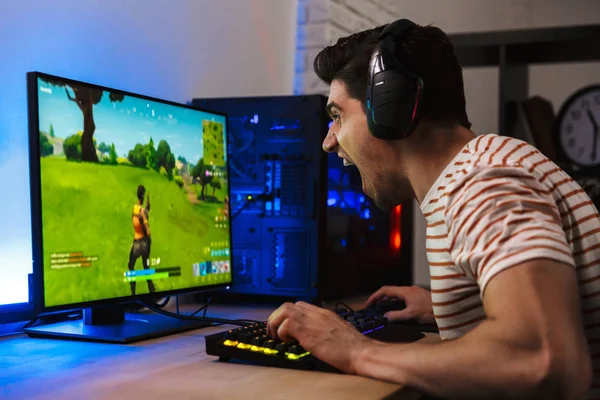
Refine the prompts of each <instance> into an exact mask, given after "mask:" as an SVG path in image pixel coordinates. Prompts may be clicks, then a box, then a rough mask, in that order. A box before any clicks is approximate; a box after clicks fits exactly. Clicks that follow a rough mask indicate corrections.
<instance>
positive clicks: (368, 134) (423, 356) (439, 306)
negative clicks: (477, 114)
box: [268, 25, 600, 399]
mask: <svg viewBox="0 0 600 400" xmlns="http://www.w3.org/2000/svg"><path fill="white" fill-rule="evenodd" d="M382 30H383V27H379V28H375V29H373V30H368V31H364V32H361V33H358V34H354V35H351V36H349V37H346V38H342V39H340V40H339V41H338V42H337V44H335V45H333V46H329V47H327V48H325V49H324V50H323V51H321V53H320V54H319V55H318V56H317V58H316V59H315V62H314V67H315V72H316V73H317V75H318V76H319V77H320V78H321V79H322V80H323V81H324V82H326V83H328V84H330V85H331V86H330V94H329V101H328V106H327V108H328V110H329V112H330V115H331V117H332V119H333V124H332V126H331V128H330V131H329V133H328V135H327V137H326V138H325V140H324V142H323V149H324V150H325V151H327V152H336V153H337V154H338V155H339V157H341V158H343V159H344V160H345V164H352V165H354V166H355V167H356V168H358V170H359V171H360V174H361V177H362V186H363V190H364V192H365V194H367V195H368V196H369V197H371V198H372V199H373V200H374V201H375V202H376V204H377V205H378V207H380V208H381V209H383V210H389V209H391V208H392V207H394V206H395V205H397V204H400V203H402V202H403V201H405V200H407V199H410V198H412V197H414V198H416V200H417V201H418V203H419V204H420V207H421V210H422V212H423V214H424V215H425V218H426V220H427V239H426V240H427V246H426V247H427V255H428V261H429V267H430V272H431V288H432V290H431V293H429V292H427V291H425V290H423V289H420V288H417V287H384V288H382V289H380V290H379V291H377V292H376V293H374V294H373V295H372V296H371V297H370V298H369V300H368V302H367V305H370V304H373V303H375V302H377V301H379V300H380V299H383V298H385V297H387V298H400V299H403V300H404V301H405V302H406V304H407V308H406V309H405V310H403V311H400V312H393V313H390V314H389V315H388V318H389V319H392V320H393V319H401V318H416V319H419V320H421V321H433V320H435V322H436V323H437V325H438V327H439V329H440V335H441V337H442V339H444V340H442V342H441V343H438V344H425V343H418V342H417V343H401V344H385V343H381V342H376V341H373V340H371V339H368V338H366V337H364V336H362V335H361V334H360V333H358V332H357V331H356V330H355V329H353V328H352V327H350V326H349V325H348V324H347V323H345V322H344V321H342V320H341V319H340V318H338V317H337V316H335V315H334V314H333V313H332V312H331V311H329V310H325V309H321V308H318V307H316V306H313V305H310V304H306V303H302V302H298V303H296V304H291V303H287V304H284V305H283V306H281V307H280V308H279V309H277V310H276V311H275V312H274V313H273V314H272V315H271V316H270V317H269V321H268V331H269V333H270V334H271V335H272V336H274V337H277V338H281V339H282V340H284V341H288V340H291V338H295V339H296V340H298V341H299V342H300V344H301V345H302V346H303V347H304V348H305V349H306V350H307V351H310V352H311V353H312V354H313V355H315V356H316V357H318V358H320V359H322V360H323V361H325V362H328V363H330V364H332V365H334V366H336V367H338V368H340V369H341V370H343V371H345V372H348V373H353V374H358V375H363V376H367V377H372V378H376V379H382V380H388V381H393V382H398V383H401V384H404V385H407V386H411V387H415V388H418V389H420V390H421V391H422V392H424V393H427V394H429V395H433V396H438V397H442V398H458V399H469V398H474V399H484V398H485V399H496V398H503V399H507V398H528V399H533V398H534V399H558V398H560V399H579V398H582V397H584V396H588V398H592V397H599V398H600V390H598V389H597V388H600V379H598V380H594V381H593V374H594V373H595V371H596V370H598V369H599V368H600V362H599V363H596V362H597V358H598V356H600V216H599V214H598V211H597V210H596V208H595V207H594V205H593V204H592V202H591V201H590V199H589V197H587V196H586V194H585V193H584V191H583V190H582V189H581V188H580V187H579V186H578V185H577V184H576V183H575V182H574V181H573V180H572V179H571V178H570V177H569V176H568V175H567V174H565V172H563V171H562V170H561V169H560V168H558V167H557V166H556V165H555V164H554V163H552V162H551V161H550V160H548V159H547V158H546V157H544V155H543V154H541V153H540V152H539V151H538V150H537V149H535V148H534V147H532V146H530V145H528V144H526V143H523V142H521V141H518V140H516V139H512V138H509V137H502V136H497V135H494V134H485V135H476V134H475V133H474V132H473V131H471V130H470V127H471V124H470V123H469V120H468V118H467V113H466V104H465V95H464V88H463V80H462V71H461V67H460V66H459V63H458V61H457V59H456V56H455V54H454V49H453V47H452V45H451V43H450V41H449V39H448V37H447V36H446V35H445V34H444V33H443V32H442V31H441V30H439V29H438V28H435V27H431V26H423V27H422V26H418V25H414V26H412V27H410V28H407V29H406V30H405V31H404V33H403V35H402V36H401V37H399V38H396V40H397V44H396V48H395V49H394V51H395V55H396V57H397V60H398V62H400V63H401V64H402V65H403V66H404V67H405V68H407V69H408V70H409V71H411V72H412V73H414V74H417V75H418V76H420V78H421V79H422V82H423V92H422V98H421V101H420V104H419V112H418V115H419V119H418V121H417V122H416V123H415V126H414V127H413V129H412V131H411V132H399V133H401V134H402V133H409V134H408V135H407V136H406V137H404V138H402V139H397V140H383V139H379V138H376V137H375V135H374V134H373V132H372V129H369V126H370V125H369V124H372V123H373V121H369V119H368V114H367V113H369V112H372V111H371V110H370V106H371V104H372V103H371V104H369V103H368V102H367V98H366V94H367V81H368V77H369V64H370V61H371V57H372V53H373V49H374V48H375V46H376V44H377V43H378V36H379V34H380V33H381V32H382ZM370 101H371V100H370ZM398 112H406V110H398ZM599 117H600V116H599ZM592 359H593V361H594V364H593V365H594V367H592ZM599 378H600V376H599Z"/></svg>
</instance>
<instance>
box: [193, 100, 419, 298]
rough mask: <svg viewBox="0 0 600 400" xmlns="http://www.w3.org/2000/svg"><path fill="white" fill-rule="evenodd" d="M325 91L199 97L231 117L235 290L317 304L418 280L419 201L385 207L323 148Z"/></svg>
mask: <svg viewBox="0 0 600 400" xmlns="http://www.w3.org/2000/svg"><path fill="white" fill-rule="evenodd" d="M326 102H327V98H326V97H325V96H322V95H293V96H263V97H237V98H196V99H193V100H192V101H191V105H192V106H194V107H199V108H203V109H207V110H213V111H218V112H223V113H226V114H227V115H228V138H229V139H228V152H229V153H228V154H229V159H230V167H229V168H230V175H229V176H230V185H231V199H230V215H231V216H230V218H231V227H232V234H233V237H232V252H233V259H232V271H233V284H232V287H231V292H233V293H241V294H255V295H270V296H282V297H290V298H294V299H301V300H305V301H311V302H318V301H324V300H330V299H334V298H341V297H344V296H352V295H356V294H359V293H370V292H372V291H374V290H376V289H378V288H379V287H381V286H382V285H409V284H411V281H412V267H411V265H412V242H411V237H410V230H411V227H412V202H407V205H406V206H404V205H402V206H399V207H396V208H395V209H394V210H392V211H390V212H383V211H381V210H379V209H378V208H377V207H376V206H375V205H374V204H373V202H372V201H371V200H370V199H369V198H368V197H366V196H365V195H364V194H363V192H362V185H361V178H360V174H359V173H358V170H357V169H356V168H355V167H344V166H343V163H342V160H341V159H340V158H339V157H338V156H337V154H335V153H333V154H327V153H326V152H324V151H323V149H322V147H321V146H322V141H323V139H324V138H325V136H326V134H327V132H328V129H329V126H330V122H331V120H330V118H329V116H328V115H327V112H326V109H325V107H326Z"/></svg>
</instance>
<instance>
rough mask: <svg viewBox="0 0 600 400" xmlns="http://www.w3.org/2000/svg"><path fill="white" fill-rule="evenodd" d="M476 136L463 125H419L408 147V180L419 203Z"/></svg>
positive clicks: (406, 153)
mask: <svg viewBox="0 0 600 400" xmlns="http://www.w3.org/2000/svg"><path fill="white" fill-rule="evenodd" d="M474 137H475V133H474V132H473V131H471V130H470V129H467V128H465V127H462V126H458V127H453V128H443V127H439V126H432V125H428V124H427V123H422V124H420V125H419V127H418V128H417V130H416V131H415V132H414V133H413V135H411V139H410V141H409V142H408V143H407V146H406V149H405V158H406V160H407V162H406V164H405V165H406V167H407V175H408V179H409V181H410V183H411V186H412V188H413V191H414V193H415V197H416V199H417V201H418V202H419V204H421V203H422V202H423V200H424V199H425V196H426V195H427V193H428V192H429V190H430V189H431V186H433V184H434V183H435V181H436V180H437V179H438V177H439V176H440V174H441V173H442V172H443V171H444V169H445V168H446V167H447V166H448V164H449V163H450V162H451V161H452V159H454V157H456V155H457V154H458V153H459V152H460V151H461V150H462V149H463V147H464V146H465V145H466V144H467V143H468V142H469V141H470V140H472V139H473V138H474Z"/></svg>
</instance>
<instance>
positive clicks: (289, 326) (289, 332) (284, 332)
mask: <svg viewBox="0 0 600 400" xmlns="http://www.w3.org/2000/svg"><path fill="white" fill-rule="evenodd" d="M294 326H295V324H294V321H293V320H292V319H289V318H287V319H286V320H284V321H283V322H282V323H281V325H279V328H278V329H277V336H278V337H279V339H281V340H282V341H283V342H285V343H289V342H291V341H292V340H294V334H295V332H294V331H293V327H294Z"/></svg>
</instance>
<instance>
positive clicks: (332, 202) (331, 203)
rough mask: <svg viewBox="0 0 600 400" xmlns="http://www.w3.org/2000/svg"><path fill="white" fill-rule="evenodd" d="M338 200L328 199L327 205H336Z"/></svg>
mask: <svg viewBox="0 0 600 400" xmlns="http://www.w3.org/2000/svg"><path fill="white" fill-rule="evenodd" d="M336 201H337V200H336V199H327V205H328V206H333V205H335V203H336Z"/></svg>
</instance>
